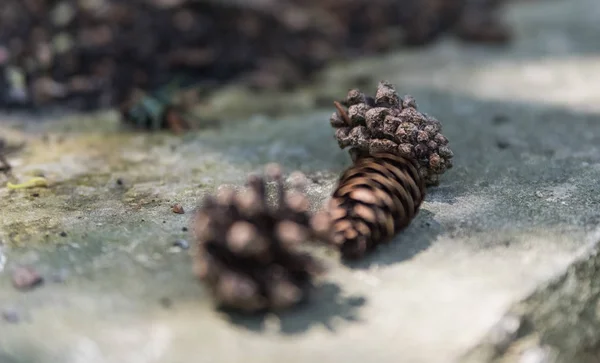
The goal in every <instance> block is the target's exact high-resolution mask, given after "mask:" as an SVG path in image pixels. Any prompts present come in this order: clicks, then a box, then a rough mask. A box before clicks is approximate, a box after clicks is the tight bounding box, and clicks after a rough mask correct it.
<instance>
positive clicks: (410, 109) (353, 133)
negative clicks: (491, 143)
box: [330, 81, 454, 186]
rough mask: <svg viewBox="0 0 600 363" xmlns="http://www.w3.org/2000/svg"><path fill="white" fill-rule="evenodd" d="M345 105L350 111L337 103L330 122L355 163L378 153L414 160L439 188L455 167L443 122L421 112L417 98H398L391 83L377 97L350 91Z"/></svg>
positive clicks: (426, 178)
mask: <svg viewBox="0 0 600 363" xmlns="http://www.w3.org/2000/svg"><path fill="white" fill-rule="evenodd" d="M345 104H346V106H348V109H347V110H345V109H344V108H343V107H342V105H341V104H340V103H337V102H336V107H337V112H335V113H334V114H333V115H332V116H331V119H330V122H331V126H333V127H334V128H336V132H335V137H336V139H337V141H338V143H339V145H340V147H341V148H342V149H343V148H346V147H350V155H351V156H352V158H353V159H354V160H356V159H358V158H360V157H362V156H364V155H369V154H373V153H378V152H387V153H391V154H394V155H399V156H404V157H406V158H409V159H414V160H415V161H416V162H417V164H418V170H419V174H420V176H421V177H422V178H423V180H424V182H425V184H426V185H427V186H431V185H438V184H439V176H440V175H441V174H443V173H444V172H445V171H446V170H447V169H450V168H452V157H453V156H454V154H453V153H452V151H451V150H450V148H449V147H448V139H446V137H445V136H444V135H443V134H442V133H441V131H442V125H441V123H440V122H439V121H438V120H436V119H435V118H433V117H431V116H428V115H426V114H423V113H421V112H419V111H418V110H417V104H416V102H415V99H414V98H413V97H411V96H405V97H404V98H403V99H401V98H400V97H398V94H397V93H396V90H395V89H394V87H393V86H392V85H391V84H390V83H388V82H386V81H382V82H380V83H379V86H378V88H377V93H376V94H375V97H374V98H372V97H369V96H367V95H365V94H363V93H362V92H360V91H359V90H356V89H353V90H350V91H349V92H348V96H347V98H346V101H345Z"/></svg>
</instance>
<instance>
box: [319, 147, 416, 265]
mask: <svg viewBox="0 0 600 363" xmlns="http://www.w3.org/2000/svg"><path fill="white" fill-rule="evenodd" d="M424 197H425V185H424V183H423V180H422V179H421V177H420V176H419V172H418V171H417V166H416V164H415V163H414V162H413V161H412V160H411V159H408V158H405V157H402V156H397V155H393V154H389V153H376V154H374V155H372V156H368V157H363V158H360V159H359V160H358V161H357V162H356V163H355V164H354V165H353V166H351V167H350V168H349V169H348V170H346V171H345V172H344V173H343V174H342V176H341V177H340V179H339V183H338V186H337V188H336V189H335V191H334V192H333V196H332V198H331V200H330V202H329V206H328V209H327V214H328V215H329V218H330V221H331V222H330V223H331V237H330V238H331V241H332V242H333V243H334V244H335V245H336V246H337V247H338V248H339V249H340V251H341V253H342V256H343V257H345V258H349V259H354V258H360V257H362V256H364V255H365V254H366V253H367V252H369V251H371V250H373V249H374V248H375V247H376V246H377V245H378V244H380V243H385V242H388V241H389V240H390V239H391V238H392V237H393V236H394V235H395V234H397V233H398V232H399V231H400V230H402V229H404V228H405V227H406V226H408V224H409V223H410V222H411V220H412V219H413V218H414V217H415V216H416V215H417V213H418V210H419V207H420V205H421V202H422V201H423V198H424Z"/></svg>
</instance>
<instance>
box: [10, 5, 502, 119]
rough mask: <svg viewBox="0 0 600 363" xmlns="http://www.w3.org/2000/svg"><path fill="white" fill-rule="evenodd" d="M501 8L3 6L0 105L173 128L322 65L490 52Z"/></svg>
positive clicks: (307, 78) (309, 75)
mask: <svg viewBox="0 0 600 363" xmlns="http://www.w3.org/2000/svg"><path fill="white" fill-rule="evenodd" d="M505 2H506V0H318V1H316V0H131V1H129V0H127V1H126V0H3V1H2V4H0V108H2V109H4V110H14V109H28V110H47V109H48V108H56V107H62V108H66V109H71V110H96V109H102V108H107V107H117V108H118V109H119V110H120V111H121V114H122V118H123V120H125V121H131V122H130V123H131V124H132V125H134V126H137V127H148V126H151V127H153V128H158V127H172V128H173V127H174V128H176V129H177V128H180V127H181V126H182V125H184V124H186V123H187V124H190V123H193V121H192V120H191V119H186V118H185V117H184V116H183V115H184V113H183V110H189V109H190V108H193V107H194V106H197V105H199V104H200V103H201V102H202V100H206V99H207V97H209V96H210V95H211V94H214V93H215V92H216V91H218V90H219V89H220V88H222V87H223V86H224V85H229V84H232V83H235V84H238V85H241V86H242V87H243V88H245V89H247V90H250V91H251V92H273V91H276V92H287V91H291V90H293V89H295V88H296V87H298V86H299V85H302V84H306V83H310V82H311V81H314V79H315V75H316V74H317V72H318V71H319V70H321V69H322V68H323V67H324V66H325V65H327V64H330V63H332V62H343V61H348V60H352V59H356V58H360V57H365V56H369V55H375V54H381V53H385V52H390V51H392V50H395V49H398V48H403V47H422V46H424V45H427V44H430V43H432V42H435V41H436V40H438V39H439V38H441V37H454V38H456V39H458V40H460V41H463V42H469V43H487V44H492V45H495V46H502V45H504V44H506V43H507V42H509V41H510V39H511V30H510V29H509V28H508V27H507V26H506V25H505V24H504V21H503V19H502V10H503V6H504V5H505V4H504V3H505ZM365 77H368V75H366V76H365V75H362V79H361V77H360V75H359V76H358V77H357V79H356V80H353V82H351V83H354V86H360V85H361V80H362V81H363V82H362V83H369V82H370V80H369V79H365ZM342 92H345V90H343V91H342ZM342 95H343V93H342V94H340V96H342ZM330 102H331V100H329V101H327V105H330ZM173 106H178V108H176V110H174V109H173ZM167 110H168V111H171V112H166V111H167ZM200 117H202V116H201V115H200ZM169 125H170V126H169Z"/></svg>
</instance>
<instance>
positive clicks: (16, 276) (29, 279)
mask: <svg viewBox="0 0 600 363" xmlns="http://www.w3.org/2000/svg"><path fill="white" fill-rule="evenodd" d="M43 281H44V279H43V278H42V276H41V275H40V274H39V273H38V272H37V271H36V270H35V269H33V268H32V267H17V268H16V269H15V270H14V271H13V273H12V282H13V286H14V287H15V288H17V289H19V290H29V289H32V288H34V287H36V286H38V285H40V284H41V283H42V282H43Z"/></svg>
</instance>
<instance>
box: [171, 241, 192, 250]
mask: <svg viewBox="0 0 600 363" xmlns="http://www.w3.org/2000/svg"><path fill="white" fill-rule="evenodd" d="M173 246H174V247H179V248H181V249H183V250H187V249H188V248H190V243H189V242H188V241H187V240H184V239H178V240H177V241H175V242H173Z"/></svg>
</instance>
